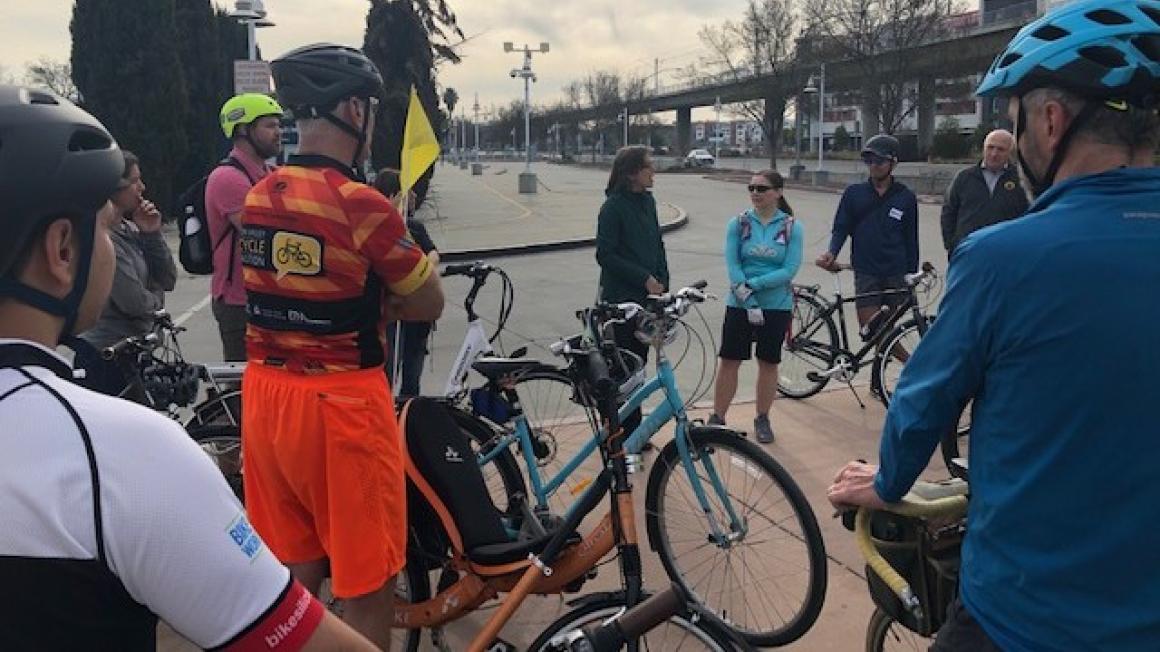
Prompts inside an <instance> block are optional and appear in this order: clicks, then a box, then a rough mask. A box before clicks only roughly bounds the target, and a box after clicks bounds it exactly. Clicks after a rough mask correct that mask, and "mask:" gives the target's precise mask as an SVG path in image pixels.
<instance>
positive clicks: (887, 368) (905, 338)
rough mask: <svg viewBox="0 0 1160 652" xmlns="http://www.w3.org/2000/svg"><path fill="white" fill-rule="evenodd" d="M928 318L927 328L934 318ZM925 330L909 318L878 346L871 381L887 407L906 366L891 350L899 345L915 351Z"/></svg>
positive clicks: (879, 398)
mask: <svg viewBox="0 0 1160 652" xmlns="http://www.w3.org/2000/svg"><path fill="white" fill-rule="evenodd" d="M926 320H927V328H930V324H931V323H933V322H934V320H933V319H931V318H929V317H927V318H926ZM924 331H925V329H920V328H919V323H918V321H916V320H915V319H908V320H906V321H904V322H902V323H900V324H898V325H897V326H895V327H894V330H892V331H890V334H889V335H887V336H886V337H885V338H884V339H883V340H882V343H881V344H880V345H879V346H878V352H877V353H876V354H875V355H874V366H873V368H872V370H871V374H870V383H871V384H872V385H873V386H874V387H875V388H877V390H878V391H877V394H878V400H880V401H882V405H884V406H886V407H887V408H889V407H890V399H891V397H893V396H894V390H895V389H896V388H897V387H898V380H899V378H900V377H901V376H902V369H903V367H905V366H906V363H905V362H904V361H902V360H899V359H898V358H897V357H895V356H894V355H893V354H891V351H894V348H895V347H896V346H898V347H901V348H902V350H904V351H907V352H908V353H909V352H913V351H914V349H915V348H916V347H917V346H918V343H919V342H920V341H921V340H922V335H923V332H924Z"/></svg>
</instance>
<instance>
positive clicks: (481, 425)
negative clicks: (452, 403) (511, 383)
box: [451, 407, 527, 516]
mask: <svg viewBox="0 0 1160 652" xmlns="http://www.w3.org/2000/svg"><path fill="white" fill-rule="evenodd" d="M451 417H452V418H453V419H455V423H456V425H458V426H459V429H460V430H461V431H463V433H464V434H466V435H467V437H468V438H469V439H470V440H471V443H472V445H473V446H474V448H475V453H476V454H477V455H481V454H486V453H489V452H491V450H492V449H493V448H494V447H495V445H496V441H497V440H498V437H499V436H500V433H497V432H496V431H495V430H494V429H492V427H491V426H490V425H489V424H487V423H486V422H485V421H484V420H482V419H480V418H479V417H477V416H475V415H473V414H471V413H470V412H467V411H466V410H463V409H460V408H457V407H451ZM480 471H482V472H483V482H484V484H485V485H487V492H488V495H490V496H491V500H492V503H494V504H495V508H496V509H497V510H498V511H499V513H501V514H505V515H509V516H516V515H517V513H518V511H519V506H518V505H517V504H516V503H515V502H514V498H515V496H516V495H523V496H526V495H527V485H526V484H525V483H524V475H523V472H522V471H521V470H520V465H519V463H517V462H516V458H515V456H514V455H513V454H512V452H511V451H503V452H501V453H500V454H499V455H497V456H496V457H495V458H493V459H492V460H491V462H490V463H488V464H486V465H484V466H482V467H481V468H480Z"/></svg>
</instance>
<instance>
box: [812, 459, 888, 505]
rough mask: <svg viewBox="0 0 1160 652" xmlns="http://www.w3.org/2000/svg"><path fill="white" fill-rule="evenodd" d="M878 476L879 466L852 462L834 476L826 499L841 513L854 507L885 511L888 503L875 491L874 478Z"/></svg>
mask: <svg viewBox="0 0 1160 652" xmlns="http://www.w3.org/2000/svg"><path fill="white" fill-rule="evenodd" d="M877 475H878V465H877V464H867V463H865V462H850V463H848V464H846V466H844V467H842V469H841V470H840V471H838V474H837V475H835V476H834V482H833V484H831V485H830V488H829V489H827V490H826V497H827V498H828V499H829V500H830V504H831V505H833V506H834V508H835V509H837V510H839V511H843V510H847V509H851V508H854V507H869V508H870V509H884V508H885V507H886V504H887V503H886V502H885V501H883V500H882V499H881V498H879V497H878V492H877V491H875V490H874V478H875V476H877Z"/></svg>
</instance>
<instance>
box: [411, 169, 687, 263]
mask: <svg viewBox="0 0 1160 652" xmlns="http://www.w3.org/2000/svg"><path fill="white" fill-rule="evenodd" d="M523 168H524V166H523V164H521V163H503V162H489V163H484V164H483V175H482V176H472V175H471V171H470V169H468V170H461V169H459V168H458V167H456V166H454V165H452V164H447V165H440V166H439V167H438V168H437V170H436V174H435V177H434V179H433V181H432V184H431V193H430V194H429V195H428V202H429V204H430V207H429V208H425V210H421V211H420V212H419V215H418V217H419V218H420V219H421V220H422V221H423V223H424V224H425V225H426V226H427V230H428V231H429V232H430V234H431V238H432V239H433V240H434V241H435V244H436V245H437V246H438V247H439V250H440V252H441V254H442V258H443V259H444V260H464V259H472V258H475V257H486V256H499V255H504V254H512V253H532V252H539V251H549V250H553V249H562V248H568V247H575V246H583V245H589V244H592V243H593V242H595V237H596V216H597V215H598V214H599V212H600V205H601V204H602V203H603V202H604V184H605V181H606V179H607V172H601V171H596V170H594V171H592V172H591V174H579V175H578V174H576V169H575V168H561V167H559V166H555V165H547V164H543V163H540V164H537V165H536V167H535V171H536V174H537V175H538V176H539V181H540V188H539V192H538V193H536V194H534V195H521V194H519V192H517V189H516V183H517V179H518V178H519V173H520V172H521V171H523ZM657 216H658V217H659V218H660V222H661V228H662V230H664V231H666V232H667V231H670V230H672V229H675V228H679V227H680V226H683V225H684V224H685V222H686V220H687V219H688V215H687V213H686V212H685V211H684V210H683V209H681V208H680V207H678V206H674V205H672V204H669V203H666V202H663V201H658V202H657Z"/></svg>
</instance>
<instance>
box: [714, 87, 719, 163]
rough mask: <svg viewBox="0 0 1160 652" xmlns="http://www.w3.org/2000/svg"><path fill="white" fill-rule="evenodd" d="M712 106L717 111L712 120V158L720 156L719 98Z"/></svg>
mask: <svg viewBox="0 0 1160 652" xmlns="http://www.w3.org/2000/svg"><path fill="white" fill-rule="evenodd" d="M713 108H714V109H716V111H717V117H716V118H715V119H714V122H713V158H714V159H718V158H720V157H721V98H720V97H718V98H717V101H716V102H714V103H713Z"/></svg>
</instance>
